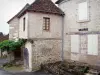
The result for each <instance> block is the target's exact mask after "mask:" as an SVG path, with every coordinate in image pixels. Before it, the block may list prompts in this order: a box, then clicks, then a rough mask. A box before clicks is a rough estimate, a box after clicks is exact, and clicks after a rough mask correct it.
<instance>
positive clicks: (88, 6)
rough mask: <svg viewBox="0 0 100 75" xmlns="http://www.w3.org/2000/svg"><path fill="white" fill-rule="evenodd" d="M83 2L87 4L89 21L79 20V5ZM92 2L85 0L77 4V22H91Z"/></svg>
mask: <svg viewBox="0 0 100 75" xmlns="http://www.w3.org/2000/svg"><path fill="white" fill-rule="evenodd" d="M83 2H87V19H83V20H79V4H80V3H83ZM89 4H90V1H89V0H87V1H86V0H85V1H81V2H78V3H77V22H88V21H90V12H89V11H90V5H89Z"/></svg>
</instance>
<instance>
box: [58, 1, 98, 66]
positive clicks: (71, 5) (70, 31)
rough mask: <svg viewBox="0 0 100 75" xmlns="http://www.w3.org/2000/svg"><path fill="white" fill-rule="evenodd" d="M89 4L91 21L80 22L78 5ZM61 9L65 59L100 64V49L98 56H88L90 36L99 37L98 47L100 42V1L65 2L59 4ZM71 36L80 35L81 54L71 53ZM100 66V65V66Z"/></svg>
mask: <svg viewBox="0 0 100 75" xmlns="http://www.w3.org/2000/svg"><path fill="white" fill-rule="evenodd" d="M85 1H87V2H88V16H89V20H88V21H84V22H79V21H78V20H77V18H78V3H81V2H85ZM58 6H59V8H60V9H61V10H63V11H64V13H65V16H64V38H63V39H64V59H65V60H69V59H72V60H76V61H81V62H87V63H90V64H97V63H98V62H99V63H100V61H99V59H100V48H98V55H89V54H88V35H90V34H91V35H95V34H97V35H98V37H99V38H98V47H99V44H100V42H99V40H100V35H99V34H100V32H99V31H100V22H99V21H100V11H99V10H100V8H99V7H100V1H99V0H63V1H62V2H61V3H59V4H58ZM84 28H87V29H88V30H87V31H79V29H84ZM71 35H79V38H80V39H79V41H80V44H79V45H80V47H79V53H72V52H71ZM99 65H100V64H99Z"/></svg>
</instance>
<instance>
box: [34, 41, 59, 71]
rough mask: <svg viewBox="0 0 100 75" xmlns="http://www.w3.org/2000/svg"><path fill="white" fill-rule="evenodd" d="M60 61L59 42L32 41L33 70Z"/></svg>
mask: <svg viewBox="0 0 100 75" xmlns="http://www.w3.org/2000/svg"><path fill="white" fill-rule="evenodd" d="M57 61H61V40H37V41H34V44H33V51H32V66H33V70H37V69H39V68H40V65H41V64H47V63H53V62H57Z"/></svg>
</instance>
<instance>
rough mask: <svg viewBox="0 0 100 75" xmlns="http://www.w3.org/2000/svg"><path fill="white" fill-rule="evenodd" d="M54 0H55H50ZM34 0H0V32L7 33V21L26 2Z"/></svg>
mask: <svg viewBox="0 0 100 75" xmlns="http://www.w3.org/2000/svg"><path fill="white" fill-rule="evenodd" d="M52 1H53V2H55V1H56V0H52ZM32 2H34V0H0V32H3V33H4V34H8V33H9V25H8V24H7V21H9V19H11V18H12V17H13V16H14V15H16V13H18V12H19V11H20V10H21V9H22V8H23V7H24V6H25V4H26V3H29V4H31V3H32Z"/></svg>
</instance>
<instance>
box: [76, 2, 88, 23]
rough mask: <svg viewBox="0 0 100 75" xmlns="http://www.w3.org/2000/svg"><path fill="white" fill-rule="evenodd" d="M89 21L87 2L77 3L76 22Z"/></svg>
mask: <svg viewBox="0 0 100 75" xmlns="http://www.w3.org/2000/svg"><path fill="white" fill-rule="evenodd" d="M85 21H89V14H88V2H81V3H79V4H78V22H85Z"/></svg>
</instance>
